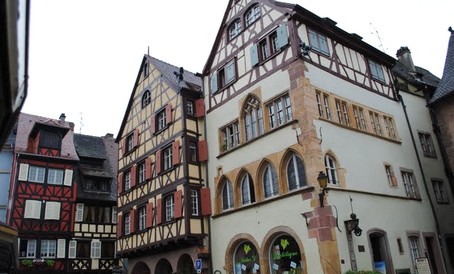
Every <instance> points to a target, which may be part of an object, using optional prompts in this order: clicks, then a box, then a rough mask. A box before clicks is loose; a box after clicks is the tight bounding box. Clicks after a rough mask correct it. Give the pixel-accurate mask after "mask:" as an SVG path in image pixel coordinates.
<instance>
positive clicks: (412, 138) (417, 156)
mask: <svg viewBox="0 0 454 274" xmlns="http://www.w3.org/2000/svg"><path fill="white" fill-rule="evenodd" d="M396 91H397V98H398V99H399V101H400V102H401V104H402V109H403V111H404V114H405V120H406V121H407V126H408V129H409V131H410V136H411V141H412V143H413V148H414V150H415V154H416V159H417V160H418V166H419V169H420V171H421V175H422V180H423V183H424V189H425V190H426V193H427V197H428V199H429V204H430V209H431V210H432V214H433V216H434V219H435V227H436V231H437V234H438V244H439V246H440V248H441V247H442V245H441V244H440V240H441V239H440V237H441V234H440V224H439V222H438V218H437V213H436V211H435V208H434V204H433V201H432V197H431V196H430V194H429V187H428V184H427V180H426V175H425V174H424V169H423V166H422V163H421V157H420V156H419V153H418V149H417V146H416V141H415V137H414V135H413V130H412V128H411V123H410V120H409V118H408V113H407V106H406V105H405V102H404V98H403V97H402V95H400V93H399V90H398V88H397V87H396ZM441 258H442V260H443V267H444V269H446V262H445V256H444V255H443V252H442V254H441ZM434 263H435V262H434Z"/></svg>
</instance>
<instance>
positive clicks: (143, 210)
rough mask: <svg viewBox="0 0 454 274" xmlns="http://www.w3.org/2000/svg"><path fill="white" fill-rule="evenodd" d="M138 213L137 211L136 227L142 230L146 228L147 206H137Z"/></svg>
mask: <svg viewBox="0 0 454 274" xmlns="http://www.w3.org/2000/svg"><path fill="white" fill-rule="evenodd" d="M138 213H139V223H138V229H139V230H144V229H145V228H146V220H147V207H146V206H141V207H139V209H138Z"/></svg>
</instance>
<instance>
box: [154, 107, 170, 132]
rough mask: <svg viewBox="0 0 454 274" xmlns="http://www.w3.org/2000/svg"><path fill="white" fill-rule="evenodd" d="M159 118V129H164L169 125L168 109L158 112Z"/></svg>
mask: <svg viewBox="0 0 454 274" xmlns="http://www.w3.org/2000/svg"><path fill="white" fill-rule="evenodd" d="M156 117H157V118H156V119H157V124H158V125H157V130H158V131H160V130H163V129H164V128H165V127H166V126H167V117H166V109H163V110H161V111H159V112H158V113H157V114H156Z"/></svg>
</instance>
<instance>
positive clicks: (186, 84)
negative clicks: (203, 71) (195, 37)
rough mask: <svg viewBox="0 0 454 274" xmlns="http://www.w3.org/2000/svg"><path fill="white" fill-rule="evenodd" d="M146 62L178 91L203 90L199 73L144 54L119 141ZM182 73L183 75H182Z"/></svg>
mask: <svg viewBox="0 0 454 274" xmlns="http://www.w3.org/2000/svg"><path fill="white" fill-rule="evenodd" d="M146 62H148V63H150V64H153V65H154V66H155V67H156V69H158V70H159V71H160V72H161V78H162V79H163V80H164V81H165V82H166V83H167V84H168V85H169V86H171V87H172V88H173V89H174V90H175V91H176V92H180V91H181V90H193V91H201V90H202V86H203V82H202V78H201V77H200V76H199V75H197V74H195V73H193V72H190V71H187V70H185V69H183V68H182V67H177V66H174V65H171V64H169V63H166V62H164V61H161V60H159V59H156V58H154V57H151V56H150V55H148V54H145V55H144V56H143V59H142V63H141V65H140V69H139V72H138V73H137V77H136V81H135V83H134V87H133V90H132V92H131V96H130V98H129V102H128V106H127V107H126V111H125V114H124V116H123V121H122V122H121V126H120V130H119V132H118V135H117V140H116V142H117V143H118V142H119V141H120V138H121V136H122V133H123V129H124V126H125V123H126V121H127V118H128V115H127V114H128V112H129V111H130V109H131V107H132V103H133V100H134V91H135V88H136V87H137V84H138V81H139V79H140V75H141V73H142V71H143V68H144V66H145V64H146ZM180 75H181V76H182V77H180Z"/></svg>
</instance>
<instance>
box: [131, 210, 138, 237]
mask: <svg viewBox="0 0 454 274" xmlns="http://www.w3.org/2000/svg"><path fill="white" fill-rule="evenodd" d="M136 215H137V210H135V209H134V208H132V209H131V211H130V215H129V217H130V218H129V231H130V233H134V232H135V231H136Z"/></svg>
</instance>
